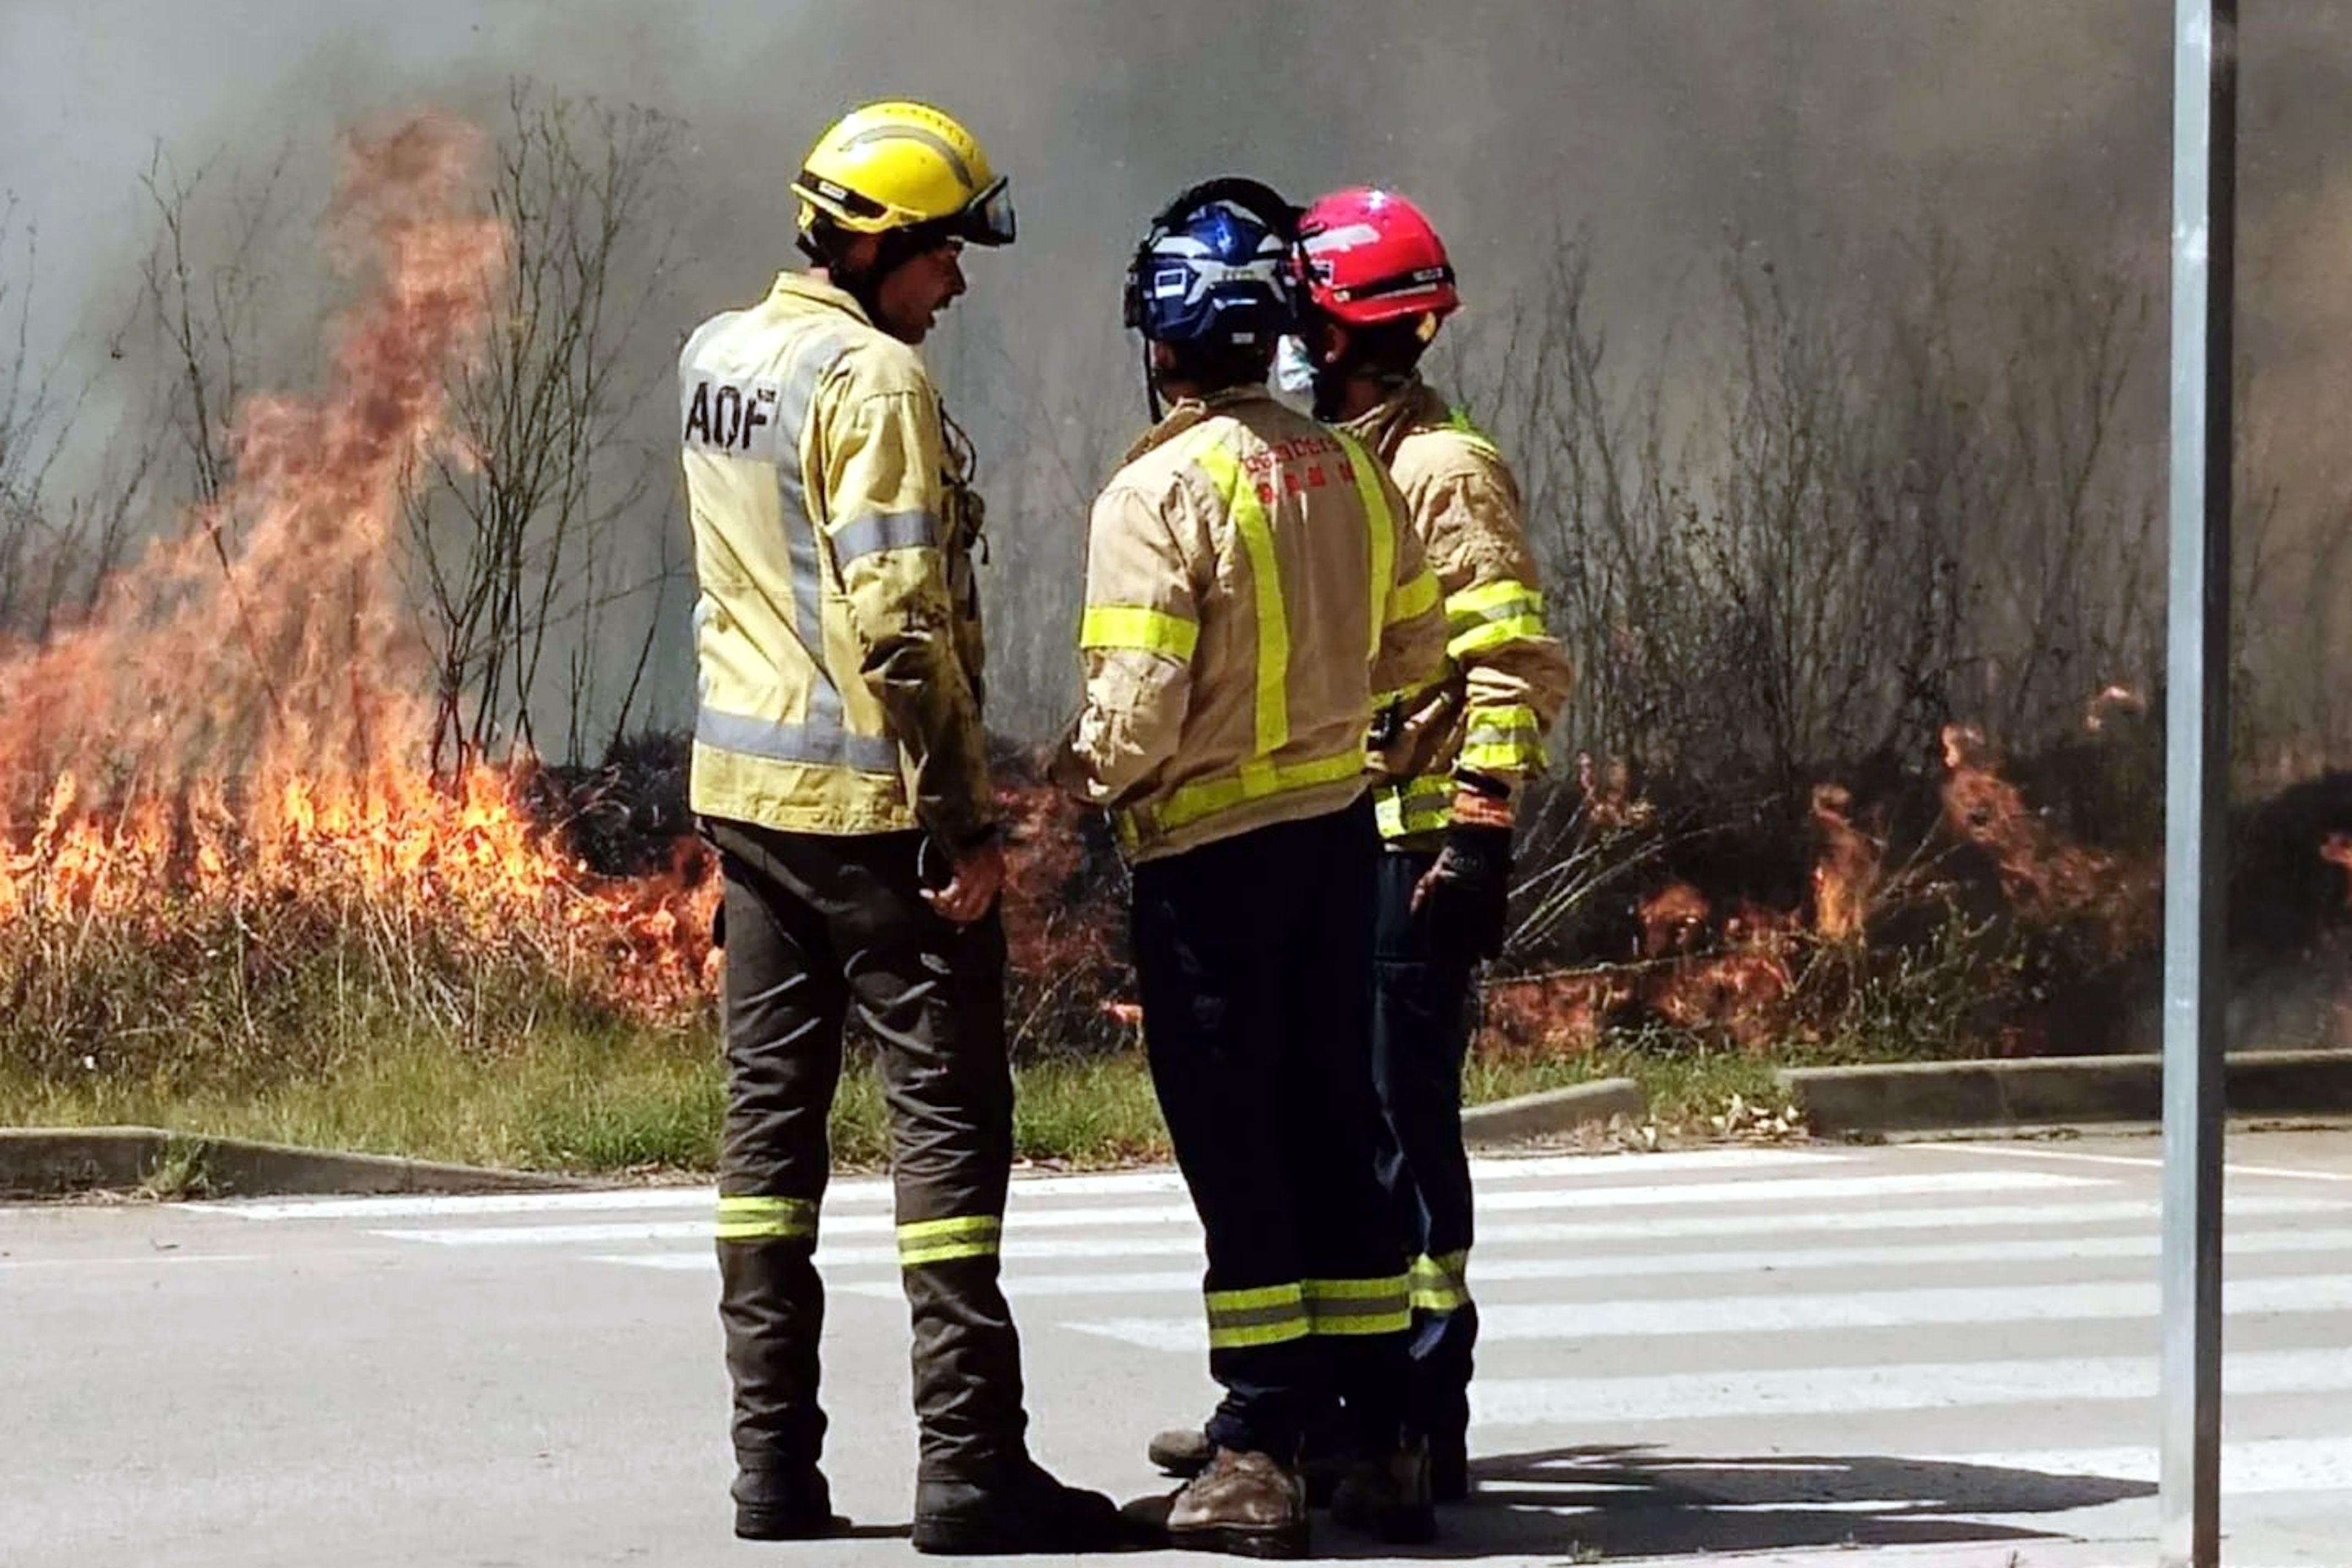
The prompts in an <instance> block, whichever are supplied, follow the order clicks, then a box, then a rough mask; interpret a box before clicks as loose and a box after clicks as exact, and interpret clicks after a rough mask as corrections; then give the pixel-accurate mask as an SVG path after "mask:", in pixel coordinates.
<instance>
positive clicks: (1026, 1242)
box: [374, 1196, 2347, 1269]
mask: <svg viewBox="0 0 2352 1568" xmlns="http://www.w3.org/2000/svg"><path fill="white" fill-rule="evenodd" d="M2161 1213H2164V1206H2161V1204H2157V1201H2152V1199H2112V1201H2095V1204H2044V1206H2030V1204H1983V1206H1971V1208H1877V1211H1855V1213H1801V1211H1797V1213H1759V1215H1738V1213H1710V1215H1682V1217H1649V1220H1503V1223H1498V1225H1479V1250H1477V1256H1475V1260H1473V1269H1484V1262H1482V1260H1484V1258H1494V1256H1496V1253H1498V1250H1500V1248H1507V1246H1527V1244H1561V1246H1595V1244H1604V1241H1675V1239H1686V1241H1696V1239H1707V1237H1861V1234H1872V1232H1910V1229H1924V1232H1938V1234H1940V1232H1952V1229H1994V1227H2018V1229H2053V1227H2061V1225H2110V1223H2116V1225H2119V1223H2133V1220H2159V1217H2161ZM2345 1213H2347V1208H2345V1206H2343V1204H2338V1201H2333V1199H2305V1196H2251V1199H2237V1201H2234V1204H2230V1217H2232V1220H2251V1217H2274V1215H2277V1217H2284V1215H2345ZM1018 1225H1021V1215H1016V1217H1013V1227H1016V1229H1018ZM579 1229H581V1227H546V1234H543V1237H539V1234H536V1232H534V1237H531V1239H543V1241H567V1239H576V1241H593V1239H597V1237H581V1234H579ZM618 1229H621V1232H625V1234H616V1237H604V1239H612V1241H630V1239H646V1241H658V1239H663V1237H646V1234H645V1227H618ZM567 1232H569V1234H567ZM825 1232H828V1234H825V1241H821V1244H818V1248H816V1262H818V1265H821V1268H863V1265H887V1268H891V1269H896V1268H898V1248H896V1246H863V1248H861V1246H833V1234H840V1232H842V1223H840V1220H828V1223H825ZM374 1234H379V1237H419V1234H421V1237H433V1239H437V1237H442V1234H482V1237H503V1234H508V1232H501V1229H497V1227H482V1229H475V1232H374ZM2237 1234H2246V1232H2232V1246H2234V1239H2237ZM670 1239H696V1241H708V1227H701V1229H694V1227H687V1229H685V1232H679V1234H677V1237H670ZM457 1246H463V1244H457ZM478 1246H487V1241H482V1244H478ZM1188 1256H1200V1227H1197V1225H1195V1227H1190V1229H1171V1232H1164V1234H1157V1237H1146V1234H1118V1232H1108V1234H1094V1237H1021V1234H1009V1237H1007V1239H1004V1258H1007V1260H1054V1258H1085V1260H1101V1258H1188ZM1673 1256H1675V1258H1706V1256H1707V1253H1689V1250H1684V1253H1673ZM597 1262H625V1265H633V1268H645V1269H698V1268H715V1262H713V1253H710V1250H708V1248H694V1250H691V1253H612V1256H600V1258H597Z"/></svg>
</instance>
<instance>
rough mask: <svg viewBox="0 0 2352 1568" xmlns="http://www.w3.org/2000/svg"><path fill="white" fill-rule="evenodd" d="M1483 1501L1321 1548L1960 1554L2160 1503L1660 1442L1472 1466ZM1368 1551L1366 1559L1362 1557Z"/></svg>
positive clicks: (2006, 1478) (1911, 1463)
mask: <svg viewBox="0 0 2352 1568" xmlns="http://www.w3.org/2000/svg"><path fill="white" fill-rule="evenodd" d="M1470 1468H1471V1472H1472V1474H1473V1475H1474V1476H1475V1478H1476V1479H1477V1491H1476V1493H1475V1496H1474V1497H1473V1498H1472V1500H1470V1502H1469V1503H1468V1504H1466V1505H1465V1506H1463V1507H1460V1508H1450V1509H1446V1510H1442V1513H1441V1516H1440V1531H1441V1534H1440V1537H1439V1540H1438V1542H1437V1543H1436V1544H1435V1545H1433V1546H1428V1547H1423V1548H1421V1549H1418V1550H1416V1551H1412V1552H1405V1553H1401V1552H1399V1551H1398V1549H1397V1548H1395V1547H1381V1546H1375V1545H1373V1544H1371V1543H1370V1542H1354V1541H1351V1540H1349V1538H1348V1537H1347V1536H1345V1535H1344V1534H1343V1533H1342V1532H1341V1531H1337V1530H1334V1529H1329V1528H1327V1527H1325V1525H1324V1524H1323V1523H1322V1521H1318V1526H1317V1531H1316V1541H1317V1546H1318V1551H1320V1552H1333V1549H1334V1548H1338V1551H1337V1552H1333V1554H1335V1555H1342V1556H1397V1555H1412V1556H1416V1557H1433V1558H1468V1557H1491V1556H1506V1555H1517V1554H1523V1553H1527V1554H1538V1555H1552V1556H1557V1557H1561V1558H1565V1559H1567V1560H1569V1561H1571V1562H1573V1561H1591V1562H1601V1561H1605V1560H1607V1559H1609V1558H1612V1557H1651V1556H1671V1555H1673V1554H1675V1553H1677V1552H1764V1551H1772V1550H1786V1551H1794V1550H1798V1549H1801V1548H1804V1547H1822V1546H1827V1547H1836V1546H1854V1547H1865V1546H1927V1545H1943V1546H1958V1545H1969V1544H1972V1543H1984V1544H1992V1543H1997V1542H2012V1541H2049V1540H2053V1539H2063V1534H2064V1532H2063V1531H2042V1530H2032V1529H2028V1528H2023V1527H2021V1526H2018V1525H2014V1524H1987V1523H1980V1522H1978V1521H1976V1520H1975V1519H1973V1518H1972V1517H1970V1516H1973V1515H1979V1514H2035V1513H2063V1512H2067V1511H2070V1510H2074V1509H2084V1508H2096V1507H2099V1506H2100V1505H2102V1504H2105V1503H2110V1502H2115V1501H2117V1500H2121V1499H2126V1498H2138V1497H2152V1496H2154V1495H2155V1492H2156V1488H2155V1487H2154V1486H2152V1485H2149V1484H2147V1483H2146V1482H2142V1481H2126V1480H2116V1479H2106V1478H2104V1477H2097V1476H2059V1475H2046V1474H2043V1473H2042V1472H2041V1471H2038V1470H2018V1469H2009V1468H2001V1467H1998V1466H1989V1465H1963V1464H1948V1463H1940V1462H1938V1461H1936V1460H1933V1459H1896V1458H1883V1457H1879V1456H1873V1455H1855V1454H1839V1455H1800V1454H1770V1455H1760V1456H1747V1457H1733V1458H1720V1457H1718V1458H1708V1457H1703V1456H1697V1455H1689V1454H1681V1453H1674V1452H1669V1451H1665V1450H1663V1449H1660V1448H1658V1447H1655V1446H1653V1445H1639V1444H1613V1445H1595V1446H1591V1447H1570V1448H1549V1449H1543V1450H1539V1451H1537V1452H1533V1453H1524V1454H1504V1455H1496V1456H1494V1457H1492V1458H1481V1459H1478V1460H1475V1461H1474V1462H1473V1463H1472V1465H1471V1467H1470ZM1358 1545H1361V1547H1362V1550H1361V1551H1360V1552H1359V1551H1357V1550H1354V1548H1356V1547H1357V1546H1358Z"/></svg>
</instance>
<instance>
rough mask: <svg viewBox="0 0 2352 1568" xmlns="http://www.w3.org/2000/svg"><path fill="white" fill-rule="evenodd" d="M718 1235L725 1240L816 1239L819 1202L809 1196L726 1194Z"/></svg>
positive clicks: (721, 1204)
mask: <svg viewBox="0 0 2352 1568" xmlns="http://www.w3.org/2000/svg"><path fill="white" fill-rule="evenodd" d="M718 1235H719V1240H721V1241H774V1240H779V1239H782V1240H804V1241H814V1240H815V1239H816V1205H815V1203H814V1202H813V1201H812V1200H810V1199H808V1198H759V1197H733V1198H730V1197H722V1198H720V1199H719V1231H718Z"/></svg>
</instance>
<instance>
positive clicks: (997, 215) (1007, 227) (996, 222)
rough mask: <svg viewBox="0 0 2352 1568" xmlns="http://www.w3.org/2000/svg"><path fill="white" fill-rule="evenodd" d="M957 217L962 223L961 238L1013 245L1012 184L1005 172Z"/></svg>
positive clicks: (992, 181)
mask: <svg viewBox="0 0 2352 1568" xmlns="http://www.w3.org/2000/svg"><path fill="white" fill-rule="evenodd" d="M956 216H957V219H958V220H959V221H960V222H961V225H962V229H963V233H962V237H963V238H965V239H968V240H970V241H971V243H972V244H974V245H1010V244H1012V243H1013V233H1014V230H1015V225H1014V223H1013V189H1012V185H1011V184H1010V183H1009V182H1008V181H1007V179H1006V178H1005V176H1004V175H1003V174H999V175H997V176H996V178H995V179H993V180H991V181H990V182H989V183H988V185H987V187H986V188H985V189H983V190H982V192H981V193H980V194H979V195H976V196H974V197H972V198H971V201H970V202H969V203H967V204H966V205H965V206H964V209H963V211H962V212H961V213H959V214H957V215H956Z"/></svg>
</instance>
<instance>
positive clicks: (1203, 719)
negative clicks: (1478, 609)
mask: <svg viewBox="0 0 2352 1568" xmlns="http://www.w3.org/2000/svg"><path fill="white" fill-rule="evenodd" d="M1402 504H1403V501H1402V497H1401V496H1399V495H1398V493H1397V491H1396V488H1395V486H1394V484H1393V483H1392V482H1391V480H1390V479H1389V477H1388V475H1387V473H1386V471H1385V470H1384V469H1383V468H1381V465H1380V463H1379V462H1378V461H1377V460H1376V459H1374V458H1372V457H1371V455H1370V453H1369V452H1367V451H1366V450H1365V449H1364V447H1362V446H1361V445H1360V443H1358V442H1357V441H1356V440H1355V439H1354V438H1353V437H1349V436H1346V435H1343V434H1341V433H1340V432H1338V431H1335V430H1331V429H1328V428H1327V427H1325V426H1321V425H1318V424H1316V423H1315V422H1314V421H1313V420H1311V419H1307V418H1306V417H1305V416H1301V415H1297V414H1294V413H1292V412H1291V411H1290V410H1288V409H1286V408H1285V407H1283V406H1282V405H1280V404H1278V403H1276V402H1275V401H1274V400H1273V398H1271V397H1269V396H1267V395H1266V394H1265V390H1264V389H1263V388H1260V387H1250V388H1246V389H1237V390H1234V391H1231V392H1225V393H1219V394H1217V395H1213V396H1211V397H1210V398H1208V399H1207V400H1206V401H1204V402H1196V401H1191V400H1187V401H1185V402H1182V403H1179V404H1178V405H1176V407H1175V409H1174V410H1173V411H1172V412H1171V414H1170V415H1169V416H1168V417H1167V419H1165V420H1164V421H1162V422H1161V424H1160V426H1158V427H1157V428H1155V429H1153V430H1152V431H1150V433H1149V434H1148V435H1146V436H1145V437H1143V438H1142V439H1141V440H1140V441H1139V442H1138V443H1137V444H1136V446H1135V447H1134V448H1133V449H1132V450H1131V451H1130V452H1129V454H1128V460H1127V464H1126V466H1125V467H1124V468H1120V469H1119V471H1118V474H1117V475H1116V476H1114V477H1113V478H1112V479H1111V481H1110V484H1109V486H1108V488H1107V489H1105V490H1104V491H1103V493H1102V495H1101V497H1100V498H1099V499H1097V500H1096V502H1095V507H1094V513H1093V518H1092V521H1091V525H1090V533H1089V538H1088V542H1087V605H1086V615H1085V619H1084V622H1083V625H1082V626H1081V628H1080V632H1079V638H1078V640H1079V645H1080V648H1081V653H1082V658H1083V661H1084V664H1085V669H1086V696H1085V700H1084V703H1083V705H1082V707H1081V708H1080V710H1079V712H1078V715H1077V718H1076V720H1075V721H1073V722H1072V725H1071V729H1070V733H1069V736H1068V738H1067V740H1066V742H1064V748H1063V752H1062V755H1061V757H1060V758H1059V759H1058V760H1057V763H1056V768H1055V774H1056V777H1057V778H1059V779H1060V780H1061V781H1062V782H1063V783H1064V784H1066V786H1067V787H1070V788H1071V789H1072V790H1074V792H1076V793H1077V794H1078V795H1080V796H1081V797H1082V798H1084V799H1086V800H1088V801H1090V802H1092V803H1094V804H1096V805H1106V806H1108V807H1110V808H1112V814H1113V818H1114V820H1115V822H1116V823H1117V826H1118V833H1119V838H1120V842H1121V844H1122V846H1123V847H1125V849H1126V851H1127V853H1128V854H1129V857H1130V858H1133V859H1136V860H1148V859H1151V858H1155V857H1159V856H1164V855H1173V854H1177V853H1180V852H1181V851H1183V850H1186V849H1190V848H1193V847H1197V846H1199V845H1202V844H1206V843H1210V842H1213V841H1214V840H1217V839H1220V838H1226V837H1232V836H1234V835H1235V834H1238V833H1244V832H1247V831H1249V830H1250V829H1252V828H1255V827H1263V826H1269V825H1271V824H1274V823H1277V822H1288V821H1295V820H1297V819H1299V818H1302V817H1308V816H1319V815H1321V814H1323V813H1326V812H1330V811H1336V810H1339V809H1340V808H1342V807H1344V806H1345V805H1348V804H1349V802H1350V801H1353V800H1355V799H1356V798H1358V797H1359V796H1360V795H1362V793H1363V791H1364V788H1365V785H1366V776H1365V755H1364V740H1365V731H1366V728H1367V726H1368V724H1369V722H1370V717H1371V711H1372V698H1373V694H1374V693H1375V692H1376V691H1383V690H1390V689H1397V688H1400V687H1405V686H1415V685H1419V684H1421V683H1423V682H1424V681H1426V680H1428V679H1431V678H1432V677H1433V675H1434V674H1435V673H1436V671H1437V668H1438V667H1439V663H1440V660H1441V658H1442V656H1443V653H1444V637H1445V633H1444V616H1443V615H1442V613H1441V607H1440V605H1439V603H1438V586H1437V582H1436V579H1435V578H1434V577H1433V576H1432V575H1431V574H1430V572H1429V570H1428V567H1427V565H1426V563H1424V561H1423V553H1422V547H1421V542H1420V539H1419V536H1418V535H1417V534H1416V533H1415V532H1414V531H1413V530H1412V529H1411V528H1410V527H1408V526H1405V525H1404V523H1403V520H1402Z"/></svg>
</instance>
